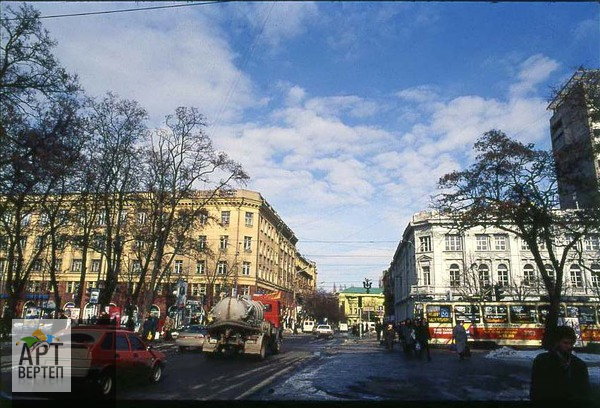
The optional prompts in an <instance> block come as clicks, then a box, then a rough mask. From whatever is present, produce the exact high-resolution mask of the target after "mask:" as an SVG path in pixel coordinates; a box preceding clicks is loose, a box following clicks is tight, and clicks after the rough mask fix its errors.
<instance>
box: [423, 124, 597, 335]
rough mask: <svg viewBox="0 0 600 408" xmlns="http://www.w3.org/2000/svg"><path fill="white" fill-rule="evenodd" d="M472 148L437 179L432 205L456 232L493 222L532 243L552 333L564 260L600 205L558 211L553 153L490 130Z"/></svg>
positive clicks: (592, 228)
mask: <svg viewBox="0 0 600 408" xmlns="http://www.w3.org/2000/svg"><path fill="white" fill-rule="evenodd" d="M474 149H475V151H476V152H477V155H476V162H475V163H474V164H473V165H471V166H470V167H469V168H468V169H466V170H463V171H454V172H452V173H450V174H446V175H445V176H443V177H442V178H441V179H440V180H439V182H438V187H439V188H440V190H441V193H440V194H439V195H438V196H437V197H435V200H434V204H433V205H434V207H435V208H437V209H438V210H439V211H440V212H441V213H443V214H444V215H447V216H449V217H450V218H451V219H452V220H454V222H455V223H456V227H457V229H458V230H461V231H464V230H468V229H469V228H472V227H476V226H482V227H488V226H490V227H491V226H493V227H496V228H498V229H500V230H503V231H507V232H510V233H512V234H515V235H516V236H518V237H520V238H521V239H523V240H524V241H525V242H526V243H527V244H528V246H529V249H530V251H531V253H532V255H533V257H534V259H535V263H536V266H537V268H538V270H539V273H540V274H541V278H542V281H543V285H544V287H545V288H546V290H547V292H548V297H549V299H550V304H551V307H550V313H549V316H548V319H547V321H546V329H547V330H546V331H547V332H550V331H551V330H553V328H554V327H556V324H557V321H558V307H559V302H560V298H561V295H562V285H563V276H564V269H565V263H566V261H567V260H568V259H569V257H570V256H571V257H573V256H576V245H577V243H578V242H579V241H580V239H581V238H582V237H584V236H586V235H587V234H588V233H590V232H593V231H595V230H597V228H598V222H599V219H600V217H599V215H600V214H599V211H598V208H588V209H581V210H565V211H562V210H559V209H558V196H557V192H556V188H557V187H556V185H557V180H556V173H555V166H554V160H553V156H552V154H551V153H549V152H547V151H543V150H538V149H535V147H534V145H533V144H523V143H521V142H519V141H516V140H513V139H511V138H509V137H508V136H506V135H505V134H504V133H503V132H501V131H499V130H491V131H489V132H486V133H485V134H484V135H483V136H482V137H480V138H479V139H478V140H477V142H476V143H475V145H474ZM544 248H545V250H544ZM548 264H550V265H551V266H552V270H553V271H554V272H555V274H556V275H555V278H554V277H552V276H550V275H549V273H548V268H547V266H546V265H548Z"/></svg>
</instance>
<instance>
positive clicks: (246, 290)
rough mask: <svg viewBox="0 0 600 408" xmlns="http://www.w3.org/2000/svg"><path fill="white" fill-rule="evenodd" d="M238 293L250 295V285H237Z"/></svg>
mask: <svg viewBox="0 0 600 408" xmlns="http://www.w3.org/2000/svg"><path fill="white" fill-rule="evenodd" d="M238 288H239V293H240V295H242V296H250V285H239V287H238Z"/></svg>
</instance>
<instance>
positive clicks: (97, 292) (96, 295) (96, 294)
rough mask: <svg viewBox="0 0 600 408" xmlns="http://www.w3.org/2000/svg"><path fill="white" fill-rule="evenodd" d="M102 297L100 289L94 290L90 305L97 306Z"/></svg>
mask: <svg viewBox="0 0 600 408" xmlns="http://www.w3.org/2000/svg"><path fill="white" fill-rule="evenodd" d="M99 297H100V289H92V291H91V292H90V303H92V304H94V305H95V304H97V303H98V298H99Z"/></svg>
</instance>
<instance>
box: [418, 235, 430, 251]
mask: <svg viewBox="0 0 600 408" xmlns="http://www.w3.org/2000/svg"><path fill="white" fill-rule="evenodd" d="M419 251H420V252H431V237H420V238H419Z"/></svg>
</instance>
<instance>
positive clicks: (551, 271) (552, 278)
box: [544, 264, 555, 282]
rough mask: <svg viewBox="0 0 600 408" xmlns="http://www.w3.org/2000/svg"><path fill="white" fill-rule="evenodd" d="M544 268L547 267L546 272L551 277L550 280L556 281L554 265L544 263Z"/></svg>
mask: <svg viewBox="0 0 600 408" xmlns="http://www.w3.org/2000/svg"><path fill="white" fill-rule="evenodd" d="M544 269H546V272H547V273H548V277H549V278H550V280H551V281H552V282H554V280H555V276H554V268H553V267H552V265H550V264H546V265H544Z"/></svg>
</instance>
